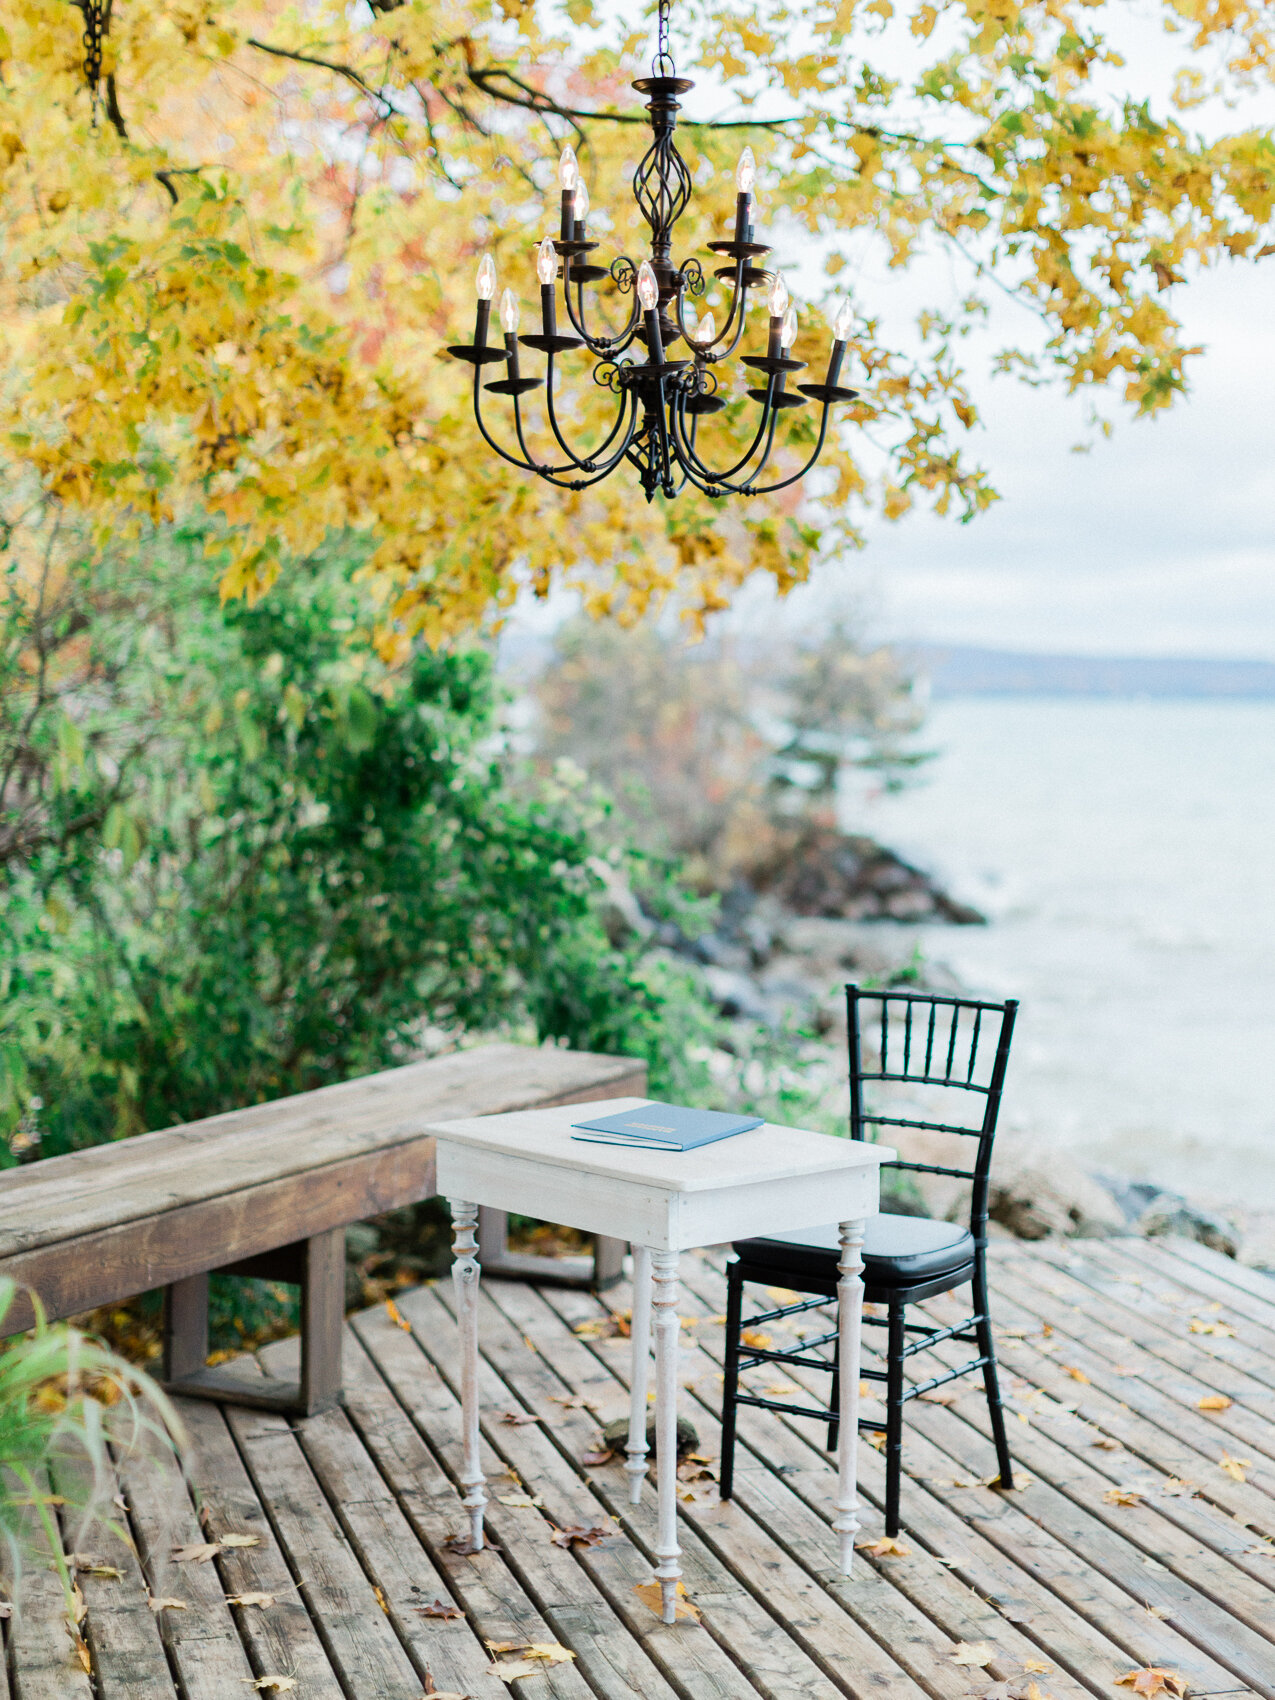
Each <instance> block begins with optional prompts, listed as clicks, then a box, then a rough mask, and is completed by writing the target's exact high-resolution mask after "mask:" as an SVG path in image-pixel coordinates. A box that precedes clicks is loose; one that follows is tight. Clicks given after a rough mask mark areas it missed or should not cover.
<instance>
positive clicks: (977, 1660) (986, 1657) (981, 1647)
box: [951, 1641, 996, 1665]
mask: <svg viewBox="0 0 1275 1700" xmlns="http://www.w3.org/2000/svg"><path fill="white" fill-rule="evenodd" d="M995 1657H996V1649H995V1647H993V1646H992V1644H991V1642H990V1641H958V1642H957V1643H956V1645H955V1647H953V1649H952V1652H951V1660H952V1663H953V1664H954V1665H990V1664H991V1662H992V1660H993V1659H994V1658H995Z"/></svg>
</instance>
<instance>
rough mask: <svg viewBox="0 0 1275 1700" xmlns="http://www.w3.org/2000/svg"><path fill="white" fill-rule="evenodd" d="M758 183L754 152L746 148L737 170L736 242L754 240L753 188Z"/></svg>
mask: <svg viewBox="0 0 1275 1700" xmlns="http://www.w3.org/2000/svg"><path fill="white" fill-rule="evenodd" d="M756 182H757V162H756V161H755V160H754V158H753V150H752V149H751V148H745V149H744V151H743V153H741V154H740V156H739V164H738V165H737V166H736V168H735V188H736V191H737V193H736V196H735V240H736V242H751V241H752V239H753V225H752V204H753V187H754V185H755V184H756Z"/></svg>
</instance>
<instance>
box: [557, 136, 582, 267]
mask: <svg viewBox="0 0 1275 1700" xmlns="http://www.w3.org/2000/svg"><path fill="white" fill-rule="evenodd" d="M579 181H580V167H579V165H578V164H577V163H576V155H575V149H574V148H573V147H572V146H571V145H570V143H568V144H567V146H566V147H565V148H563V150H562V156H561V158H560V159H559V160H558V187H559V188H560V189H561V190H562V240H563V241H564V242H570V240H571V237H572V232H573V227H574V225H575V217H576V185H577V183H579Z"/></svg>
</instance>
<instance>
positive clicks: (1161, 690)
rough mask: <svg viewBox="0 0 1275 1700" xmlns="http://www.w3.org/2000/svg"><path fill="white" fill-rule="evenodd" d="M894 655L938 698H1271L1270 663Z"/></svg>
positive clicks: (945, 648) (923, 649)
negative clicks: (908, 663)
mask: <svg viewBox="0 0 1275 1700" xmlns="http://www.w3.org/2000/svg"><path fill="white" fill-rule="evenodd" d="M896 648H897V649H898V650H899V652H900V654H901V655H903V656H905V657H906V658H907V659H908V660H909V661H910V662H911V663H912V664H913V665H914V666H915V667H916V669H917V672H918V674H919V675H920V677H921V678H922V679H926V680H928V681H929V686H930V690H931V691H932V693H933V694H934V695H935V696H936V697H954V696H1051V697H1055V696H1084V697H1275V661H1219V660H1209V659H1204V658H1202V657H1198V656H1163V657H1161V656H1136V655H1128V656H1099V655H1033V654H1030V653H1028V652H1018V651H1014V650H1006V649H976V648H973V647H971V646H967V645H964V644H936V643H901V644H898V645H896Z"/></svg>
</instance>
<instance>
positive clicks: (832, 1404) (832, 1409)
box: [828, 1340, 841, 1452]
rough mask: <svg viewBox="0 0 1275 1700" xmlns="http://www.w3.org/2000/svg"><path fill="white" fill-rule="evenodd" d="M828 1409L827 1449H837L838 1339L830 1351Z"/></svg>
mask: <svg viewBox="0 0 1275 1700" xmlns="http://www.w3.org/2000/svg"><path fill="white" fill-rule="evenodd" d="M828 1411H829V1414H830V1416H831V1419H832V1420H831V1421H830V1422H829V1424H828V1451H829V1452H835V1451H836V1450H837V1441H838V1439H839V1437H840V1434H841V1421H840V1417H841V1341H840V1340H838V1341H837V1343H836V1345H835V1346H834V1348H833V1352H832V1396H831V1397H830V1399H829V1400H828Z"/></svg>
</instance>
